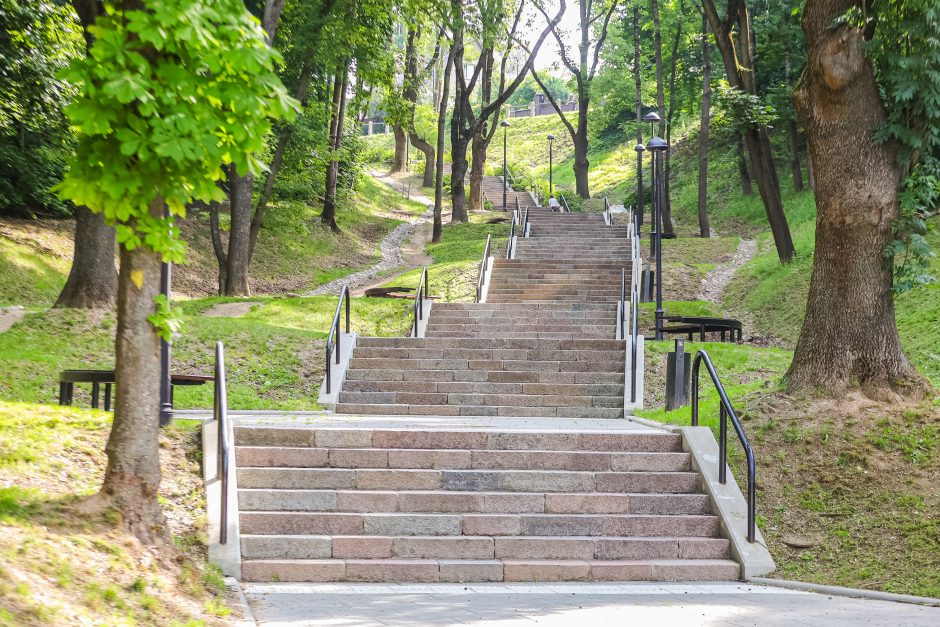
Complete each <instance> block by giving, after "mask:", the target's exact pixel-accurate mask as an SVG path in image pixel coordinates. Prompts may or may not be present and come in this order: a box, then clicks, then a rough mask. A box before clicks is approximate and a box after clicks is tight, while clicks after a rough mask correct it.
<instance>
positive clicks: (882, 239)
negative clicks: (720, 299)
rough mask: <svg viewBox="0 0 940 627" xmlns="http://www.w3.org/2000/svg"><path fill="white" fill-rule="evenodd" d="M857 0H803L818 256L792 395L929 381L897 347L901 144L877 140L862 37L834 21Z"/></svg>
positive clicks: (910, 389) (806, 124)
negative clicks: (893, 255)
mask: <svg viewBox="0 0 940 627" xmlns="http://www.w3.org/2000/svg"><path fill="white" fill-rule="evenodd" d="M854 4H855V0H808V2H807V3H806V7H805V11H804V16H803V32H804V34H805V36H806V45H807V51H808V58H807V64H806V69H805V71H804V73H803V77H802V79H801V80H800V83H799V85H798V86H797V89H796V91H795V92H794V100H795V103H796V109H797V113H798V115H799V117H800V122H801V124H802V126H803V128H804V129H806V134H807V140H808V144H809V152H810V155H811V156H812V159H813V162H814V163H815V164H816V207H817V218H816V252H815V255H814V257H813V273H812V278H811V279H810V287H809V297H808V299H807V304H806V317H805V319H804V321H803V327H802V329H801V331H800V337H799V340H798V342H797V346H796V351H795V353H794V355H793V362H792V363H791V364H790V368H789V370H788V371H787V374H786V377H785V378H786V381H787V384H788V387H789V389H790V390H794V391H796V390H819V389H821V390H824V391H825V392H828V393H830V394H834V395H838V394H841V393H842V392H844V391H845V390H846V388H848V387H850V386H852V385H855V384H856V383H857V384H859V385H861V387H862V388H863V390H865V391H866V392H867V393H869V394H877V395H880V394H882V393H884V392H885V391H886V390H888V389H893V390H897V391H903V392H905V393H907V394H914V393H919V392H922V391H923V390H924V389H925V386H926V383H925V382H924V380H923V379H922V378H921V377H920V376H919V375H918V374H917V372H916V371H915V370H914V368H913V367H912V366H911V364H910V362H909V361H908V359H907V356H906V355H905V354H904V351H903V350H902V349H901V342H900V339H899V337H898V331H897V325H896V322H895V311H894V299H893V294H892V280H893V277H892V266H893V264H892V260H891V259H888V260H886V259H885V258H884V256H883V251H884V250H885V248H886V247H887V246H888V245H889V244H890V242H891V241H892V240H893V238H894V234H893V230H892V221H893V220H895V219H896V218H897V216H898V194H897V190H898V184H899V180H900V176H901V172H900V167H899V165H898V162H897V144H895V143H893V142H876V141H874V139H873V134H874V132H875V131H876V129H878V128H879V127H880V126H881V125H882V124H883V123H884V121H885V111H884V106H883V103H882V101H881V96H880V94H879V91H878V85H877V83H876V82H875V75H874V71H873V69H872V66H871V63H870V62H869V60H868V59H867V58H866V57H865V43H866V42H865V37H864V32H863V31H861V30H858V29H854V28H852V27H850V26H848V25H841V26H838V27H836V28H832V26H831V25H832V24H833V22H834V20H835V19H836V18H837V17H838V16H840V15H843V14H844V13H845V12H846V10H847V9H849V8H850V7H851V6H853V5H854Z"/></svg>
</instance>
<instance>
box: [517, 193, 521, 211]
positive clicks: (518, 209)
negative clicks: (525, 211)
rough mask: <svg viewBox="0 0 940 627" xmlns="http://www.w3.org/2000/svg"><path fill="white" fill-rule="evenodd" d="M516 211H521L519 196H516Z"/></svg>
mask: <svg viewBox="0 0 940 627" xmlns="http://www.w3.org/2000/svg"><path fill="white" fill-rule="evenodd" d="M516 211H519V212H520V213H521V212H522V207H521V206H520V205H519V197H518V196H516Z"/></svg>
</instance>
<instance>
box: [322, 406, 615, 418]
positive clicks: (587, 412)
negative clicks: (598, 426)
mask: <svg viewBox="0 0 940 627" xmlns="http://www.w3.org/2000/svg"><path fill="white" fill-rule="evenodd" d="M336 413H339V414H362V415H370V416H510V417H516V418H603V419H608V418H609V419H617V418H624V410H623V409H622V408H617V407H594V406H591V407H586V406H564V407H527V406H523V405H427V404H420V405H404V404H398V403H385V404H382V403H374V404H368V403H337V404H336Z"/></svg>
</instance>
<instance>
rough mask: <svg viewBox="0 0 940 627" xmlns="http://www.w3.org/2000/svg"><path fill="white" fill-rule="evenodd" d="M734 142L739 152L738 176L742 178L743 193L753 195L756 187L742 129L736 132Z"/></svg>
mask: <svg viewBox="0 0 940 627" xmlns="http://www.w3.org/2000/svg"><path fill="white" fill-rule="evenodd" d="M734 143H735V147H736V149H737V153H738V177H739V178H740V179H741V193H742V194H744V195H745V196H753V195H754V188H753V187H752V186H751V172H750V170H749V169H748V167H747V157H746V156H745V155H744V136H743V135H741V132H740V131H735V132H734Z"/></svg>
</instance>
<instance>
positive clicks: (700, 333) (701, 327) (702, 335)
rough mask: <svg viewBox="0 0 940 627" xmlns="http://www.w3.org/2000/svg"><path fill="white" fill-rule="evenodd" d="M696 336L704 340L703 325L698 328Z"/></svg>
mask: <svg viewBox="0 0 940 627" xmlns="http://www.w3.org/2000/svg"><path fill="white" fill-rule="evenodd" d="M698 337H699V339H700V340H701V341H703V342H704V341H705V325H704V324H703V325H702V326H700V327H699V328H698Z"/></svg>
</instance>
